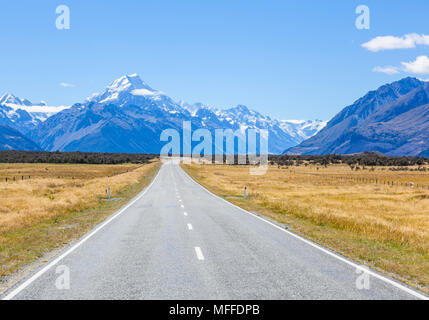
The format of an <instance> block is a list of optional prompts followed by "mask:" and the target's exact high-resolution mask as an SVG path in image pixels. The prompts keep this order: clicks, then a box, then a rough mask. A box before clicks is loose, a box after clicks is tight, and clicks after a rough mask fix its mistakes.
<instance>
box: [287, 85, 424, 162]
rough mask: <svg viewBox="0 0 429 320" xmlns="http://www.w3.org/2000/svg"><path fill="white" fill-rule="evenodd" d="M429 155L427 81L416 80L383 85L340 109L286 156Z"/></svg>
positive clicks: (288, 150) (289, 149)
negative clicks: (367, 153) (322, 126)
mask: <svg viewBox="0 0 429 320" xmlns="http://www.w3.org/2000/svg"><path fill="white" fill-rule="evenodd" d="M365 151H375V152H381V153H383V154H386V155H391V156H403V155H407V156H408V155H409V156H425V157H428V156H429V82H428V81H423V80H419V79H416V78H411V77H408V78H404V79H402V80H399V81H396V82H393V83H390V84H386V85H383V86H381V87H380V88H378V89H377V90H374V91H370V92H368V93H367V94H366V95H365V96H363V97H362V98H360V99H358V100H357V101H355V102H354V103H353V104H352V105H350V106H348V107H346V108H344V109H343V110H342V111H341V112H339V113H338V114H337V115H336V116H335V117H333V118H332V119H331V120H330V121H329V122H328V123H327V125H326V126H325V127H324V128H323V129H322V130H320V131H319V132H318V133H317V134H316V135H314V136H312V137H310V138H309V139H306V140H304V141H303V142H301V143H300V144H299V145H297V146H295V147H291V148H288V149H287V150H286V151H285V153H286V154H310V155H311V154H313V155H320V154H353V153H360V152H365Z"/></svg>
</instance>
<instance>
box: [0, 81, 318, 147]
mask: <svg viewBox="0 0 429 320" xmlns="http://www.w3.org/2000/svg"><path fill="white" fill-rule="evenodd" d="M184 121H189V122H191V124H192V128H193V130H194V129H197V128H204V129H208V130H209V131H210V132H211V133H212V135H213V136H214V130H215V129H232V130H241V131H243V132H246V131H247V130H249V129H256V130H261V129H266V130H268V132H269V141H268V147H269V152H270V153H281V152H282V151H283V150H284V149H285V148H287V147H292V146H295V145H297V144H298V143H300V142H301V141H303V140H305V139H307V138H309V137H311V136H312V135H314V134H315V133H317V132H318V131H319V130H320V129H322V128H323V127H324V126H325V124H326V122H324V121H321V120H314V121H312V120H309V121H297V120H276V119H272V118H270V117H268V116H264V115H262V114H260V113H258V112H256V111H253V110H250V109H249V108H247V107H246V106H243V105H238V106H236V107H234V108H230V109H218V108H214V107H211V106H207V105H204V104H202V103H196V104H188V103H186V102H175V101H174V100H173V99H171V98H170V97H169V96H167V95H166V94H165V93H163V92H161V91H158V90H155V89H153V88H151V87H150V86H149V85H148V84H147V83H145V82H144V81H142V80H141V79H140V77H139V76H138V75H137V74H132V75H125V76H122V77H120V78H119V79H117V80H115V81H113V82H112V83H111V84H110V85H109V86H108V87H107V88H106V89H105V90H103V91H102V92H100V93H95V94H93V95H91V96H90V97H88V98H87V99H86V100H85V101H83V102H81V103H76V104H74V105H72V106H71V107H64V106H62V107H51V106H47V105H46V103H45V102H40V103H37V104H33V103H31V102H30V101H28V100H26V99H20V98H17V97H15V96H13V95H11V94H5V95H3V96H2V97H1V98H0V125H3V126H5V127H4V128H7V127H8V128H10V129H12V130H14V131H13V132H18V133H20V134H21V136H22V137H26V139H27V140H29V141H31V140H32V141H34V143H33V146H32V148H37V147H38V148H41V149H43V150H47V151H56V150H59V151H92V152H126V153H159V152H160V149H161V148H162V146H163V145H164V144H165V143H166V142H162V141H160V134H161V132H162V130H164V129H176V130H177V131H178V132H181V131H182V126H183V122H184ZM11 132H12V131H10V133H11ZM4 137H6V136H4ZM4 137H3V136H0V149H2V148H3V149H5V148H6V149H10V147H12V146H15V147H14V148H17V149H18V148H19V149H28V148H30V146H29V145H24V144H23V145H22V146H19V145H16V144H15V145H12V144H8V143H7V142H8V141H3V140H4V139H5V138H4ZM7 137H9V140H11V139H12V136H11V135H10V134H9V135H8V136H7ZM2 139H3V140H2ZM16 139H18V136H16ZM30 139H31V140H30ZM12 140H13V139H12ZM4 146H7V147H4ZM31 150H33V149H31Z"/></svg>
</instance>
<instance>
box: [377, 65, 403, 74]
mask: <svg viewBox="0 0 429 320" xmlns="http://www.w3.org/2000/svg"><path fill="white" fill-rule="evenodd" d="M372 71H373V72H381V73H385V74H389V75H392V74H398V73H400V70H399V68H398V67H394V66H386V67H375V68H374V69H372Z"/></svg>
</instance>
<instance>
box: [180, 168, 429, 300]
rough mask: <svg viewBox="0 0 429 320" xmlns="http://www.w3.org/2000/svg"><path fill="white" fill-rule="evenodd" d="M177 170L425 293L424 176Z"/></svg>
mask: <svg viewBox="0 0 429 320" xmlns="http://www.w3.org/2000/svg"><path fill="white" fill-rule="evenodd" d="M183 168H184V169H185V170H186V171H187V172H188V173H189V174H190V175H191V176H192V177H194V179H196V180H197V181H198V182H199V183H201V184H202V185H203V186H205V187H206V188H208V189H210V190H211V191H213V192H214V193H216V194H218V195H219V196H222V197H224V198H225V199H227V200H228V201H230V202H233V203H235V204H237V205H239V206H241V207H243V208H245V209H247V210H249V211H256V212H258V213H260V214H263V215H265V216H268V217H270V218H273V219H275V220H277V221H279V222H282V223H285V224H287V226H288V227H289V228H290V229H291V230H293V231H294V232H296V233H299V234H302V235H304V236H305V237H307V238H309V239H312V240H313V241H315V242H317V243H320V244H322V245H324V246H326V247H329V248H331V249H333V250H335V251H337V252H340V253H342V254H343V255H345V256H347V257H350V258H353V259H355V260H358V261H360V262H363V263H366V264H367V265H368V266H371V267H373V268H375V269H378V270H380V271H384V272H386V273H389V274H390V275H392V276H394V277H396V278H398V279H401V280H403V281H405V282H407V283H409V284H411V285H413V286H416V287H418V288H420V289H421V290H423V291H425V292H429V171H426V172H417V171H391V170H390V169H389V168H386V167H376V168H371V169H364V170H359V171H352V170H351V169H350V167H349V166H346V165H330V166H328V167H326V168H325V167H323V166H316V165H308V166H299V167H296V166H293V167H288V168H286V167H283V168H281V167H278V166H270V167H269V170H268V172H267V174H265V175H262V176H251V175H249V167H248V166H232V165H214V164H202V165H199V164H191V165H183ZM411 182H413V183H414V186H413V188H411V187H410V183H411ZM392 184H393V185H392ZM417 184H418V186H417ZM244 185H247V198H246V199H243V198H242V197H243V188H244Z"/></svg>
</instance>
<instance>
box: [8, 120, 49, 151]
mask: <svg viewBox="0 0 429 320" xmlns="http://www.w3.org/2000/svg"><path fill="white" fill-rule="evenodd" d="M0 150H26V151H39V150H41V148H40V147H39V146H38V145H37V144H36V143H35V142H33V141H31V140H30V139H28V138H26V137H25V136H24V135H22V134H21V133H20V132H19V131H18V130H15V129H13V128H11V127H9V126H5V125H0Z"/></svg>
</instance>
